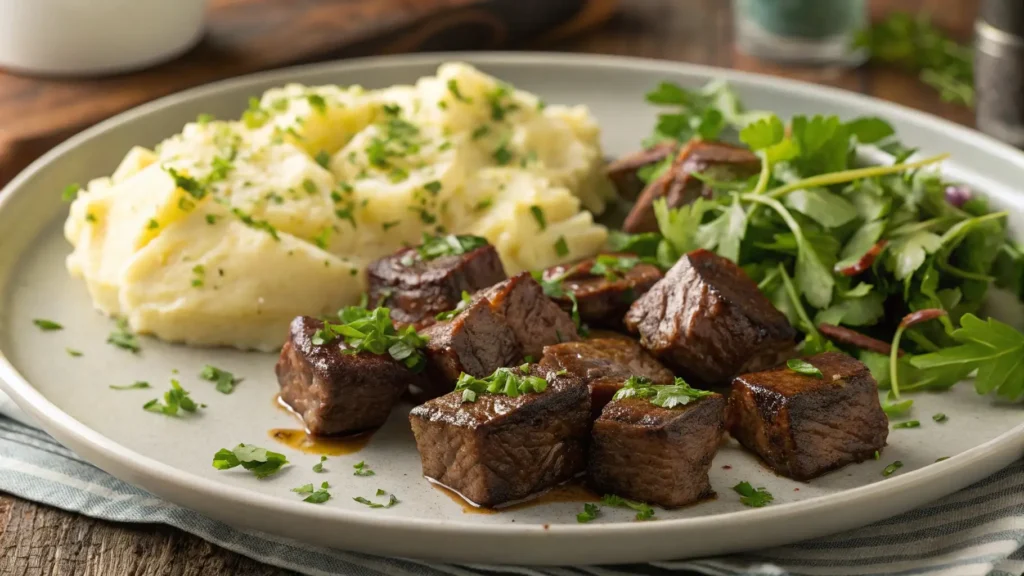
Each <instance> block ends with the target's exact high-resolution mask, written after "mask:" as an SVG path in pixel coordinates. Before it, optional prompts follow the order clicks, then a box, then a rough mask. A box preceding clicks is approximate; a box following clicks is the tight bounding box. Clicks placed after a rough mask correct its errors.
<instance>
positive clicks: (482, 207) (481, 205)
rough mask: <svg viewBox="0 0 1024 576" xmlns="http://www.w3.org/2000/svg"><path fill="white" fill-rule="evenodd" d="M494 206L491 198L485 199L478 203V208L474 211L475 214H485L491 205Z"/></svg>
mask: <svg viewBox="0 0 1024 576" xmlns="http://www.w3.org/2000/svg"><path fill="white" fill-rule="evenodd" d="M493 204H494V200H493V199H491V198H484V199H483V200H481V201H479V202H477V203H476V206H473V211H474V212H483V211H484V210H487V209H488V208H490V207H491V205H493Z"/></svg>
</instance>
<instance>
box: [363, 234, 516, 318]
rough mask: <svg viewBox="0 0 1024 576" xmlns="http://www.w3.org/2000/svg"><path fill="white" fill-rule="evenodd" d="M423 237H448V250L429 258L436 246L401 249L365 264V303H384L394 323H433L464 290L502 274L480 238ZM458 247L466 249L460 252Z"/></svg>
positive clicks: (488, 283)
mask: <svg viewBox="0 0 1024 576" xmlns="http://www.w3.org/2000/svg"><path fill="white" fill-rule="evenodd" d="M466 238H473V239H474V240H471V241H466V240H465V239H466ZM428 242H433V243H435V244H436V243H438V242H451V243H452V249H450V250H448V251H447V252H449V253H445V254H443V255H440V256H436V257H431V255H432V254H433V253H436V252H437V251H435V252H430V251H424V250H422V248H423V247H422V246H421V247H418V248H405V249H403V250H399V251H398V252H396V253H395V254H392V255H391V256H386V257H384V258H381V259H379V260H375V261H374V262H372V263H370V265H369V266H368V267H367V276H368V278H369V282H370V288H369V296H370V302H373V303H374V305H376V306H387V307H388V308H390V309H391V318H392V319H393V320H394V321H395V322H396V323H401V324H414V325H417V326H420V327H422V326H427V325H429V324H433V323H434V317H435V316H436V315H438V314H440V313H441V312H446V311H448V310H452V309H454V308H455V307H456V306H457V305H458V304H459V302H460V300H461V298H462V293H463V292H464V291H465V292H468V293H470V294H472V293H473V292H476V291H477V290H481V289H483V288H487V287H488V286H492V285H494V284H497V283H498V282H501V281H502V280H504V279H505V278H507V276H506V275H505V269H504V268H503V267H502V265H501V259H500V258H498V252H497V251H496V250H495V249H494V246H491V245H490V244H487V243H486V241H485V240H483V239H482V238H479V239H476V237H472V236H442V237H440V238H439V239H438V238H435V239H428ZM460 242H462V243H460ZM473 246H478V247H475V248H474V247H473ZM464 247H469V248H471V249H470V250H469V251H465V252H462V250H463V249H464ZM424 252H425V255H424ZM440 252H442V253H443V252H445V251H443V250H442V251H440Z"/></svg>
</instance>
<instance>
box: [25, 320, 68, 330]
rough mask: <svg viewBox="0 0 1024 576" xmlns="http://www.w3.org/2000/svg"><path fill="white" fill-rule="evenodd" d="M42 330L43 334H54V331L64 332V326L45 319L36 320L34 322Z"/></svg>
mask: <svg viewBox="0 0 1024 576" xmlns="http://www.w3.org/2000/svg"><path fill="white" fill-rule="evenodd" d="M32 323H33V324H35V325H36V326H37V327H38V328H39V329H40V330H42V331H43V332H52V331H54V330H63V329H64V326H62V325H60V324H58V323H56V322H54V321H53V320H46V319H44V318H36V319H35V320H33V321H32Z"/></svg>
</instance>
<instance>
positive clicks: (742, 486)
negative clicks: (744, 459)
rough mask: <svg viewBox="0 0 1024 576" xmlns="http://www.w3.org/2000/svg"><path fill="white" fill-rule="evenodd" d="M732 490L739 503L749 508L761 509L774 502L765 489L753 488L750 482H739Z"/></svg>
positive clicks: (773, 498)
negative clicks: (738, 498) (737, 496)
mask: <svg viewBox="0 0 1024 576" xmlns="http://www.w3.org/2000/svg"><path fill="white" fill-rule="evenodd" d="M732 489H733V490H734V491H735V492H736V493H737V494H739V495H740V502H742V503H743V504H745V505H747V506H750V507H751V508H763V507H765V506H767V505H769V504H771V503H772V501H774V500H775V497H774V496H772V494H771V492H768V490H766V489H765V488H754V487H753V486H752V485H751V484H750V482H745V481H744V482H740V483H739V484H737V485H735V486H733V487H732Z"/></svg>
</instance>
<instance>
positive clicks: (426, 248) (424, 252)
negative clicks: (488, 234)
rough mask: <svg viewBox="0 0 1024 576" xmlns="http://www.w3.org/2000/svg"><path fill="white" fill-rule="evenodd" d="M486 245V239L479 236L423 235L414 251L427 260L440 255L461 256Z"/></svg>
mask: <svg viewBox="0 0 1024 576" xmlns="http://www.w3.org/2000/svg"><path fill="white" fill-rule="evenodd" d="M486 245H487V239H486V238H481V237H479V236H470V235H455V234H448V235H446V236H430V235H428V234H424V235H423V242H422V243H421V244H420V245H419V247H418V248H416V252H417V253H418V254H419V257H420V258H422V259H423V260H426V261H429V260H434V259H436V258H441V257H442V256H461V255H462V254H466V253H468V252H472V251H473V250H476V249H477V248H481V247H483V246H486Z"/></svg>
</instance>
